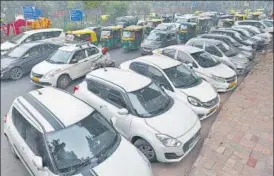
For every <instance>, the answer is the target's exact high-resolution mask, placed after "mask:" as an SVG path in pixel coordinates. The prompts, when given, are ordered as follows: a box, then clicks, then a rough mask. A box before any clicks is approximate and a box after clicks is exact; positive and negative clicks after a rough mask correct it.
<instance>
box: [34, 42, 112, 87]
mask: <svg viewBox="0 0 274 176" xmlns="http://www.w3.org/2000/svg"><path fill="white" fill-rule="evenodd" d="M106 52H107V50H104V49H102V51H101V49H100V48H98V47H97V46H95V45H92V44H90V43H89V42H85V43H80V44H70V45H65V46H63V47H60V48H59V49H58V50H57V51H56V52H55V53H53V54H52V55H51V56H50V57H49V58H48V59H46V60H45V61H43V62H41V63H39V64H37V65H35V66H34V67H33V68H32V70H31V73H30V77H31V81H32V82H33V83H34V84H36V85H38V86H54V87H59V88H62V89H64V88H66V87H67V86H68V85H69V84H70V82H71V81H72V80H75V79H77V78H79V77H82V76H85V75H86V74H87V73H88V72H90V71H91V70H92V69H93V67H92V66H93V65H94V64H95V63H101V62H102V60H107V59H109V58H108V55H106Z"/></svg>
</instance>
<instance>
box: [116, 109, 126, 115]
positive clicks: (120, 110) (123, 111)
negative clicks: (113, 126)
mask: <svg viewBox="0 0 274 176" xmlns="http://www.w3.org/2000/svg"><path fill="white" fill-rule="evenodd" d="M117 113H118V114H119V115H127V114H128V110H127V109H126V108H122V109H119V110H118V112H117Z"/></svg>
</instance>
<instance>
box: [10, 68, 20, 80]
mask: <svg viewBox="0 0 274 176" xmlns="http://www.w3.org/2000/svg"><path fill="white" fill-rule="evenodd" d="M22 76H23V70H22V69H21V68H19V67H15V68H12V69H11V70H10V78H11V79H12V80H18V79H20V78H22Z"/></svg>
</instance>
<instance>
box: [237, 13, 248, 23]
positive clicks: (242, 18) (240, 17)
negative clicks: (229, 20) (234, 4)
mask: <svg viewBox="0 0 274 176" xmlns="http://www.w3.org/2000/svg"><path fill="white" fill-rule="evenodd" d="M246 18H247V15H245V14H239V13H237V14H235V15H234V19H235V21H243V20H246Z"/></svg>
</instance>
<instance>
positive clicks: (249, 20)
mask: <svg viewBox="0 0 274 176" xmlns="http://www.w3.org/2000/svg"><path fill="white" fill-rule="evenodd" d="M236 22H237V23H239V22H240V23H242V22H260V21H258V20H244V21H236Z"/></svg>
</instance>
